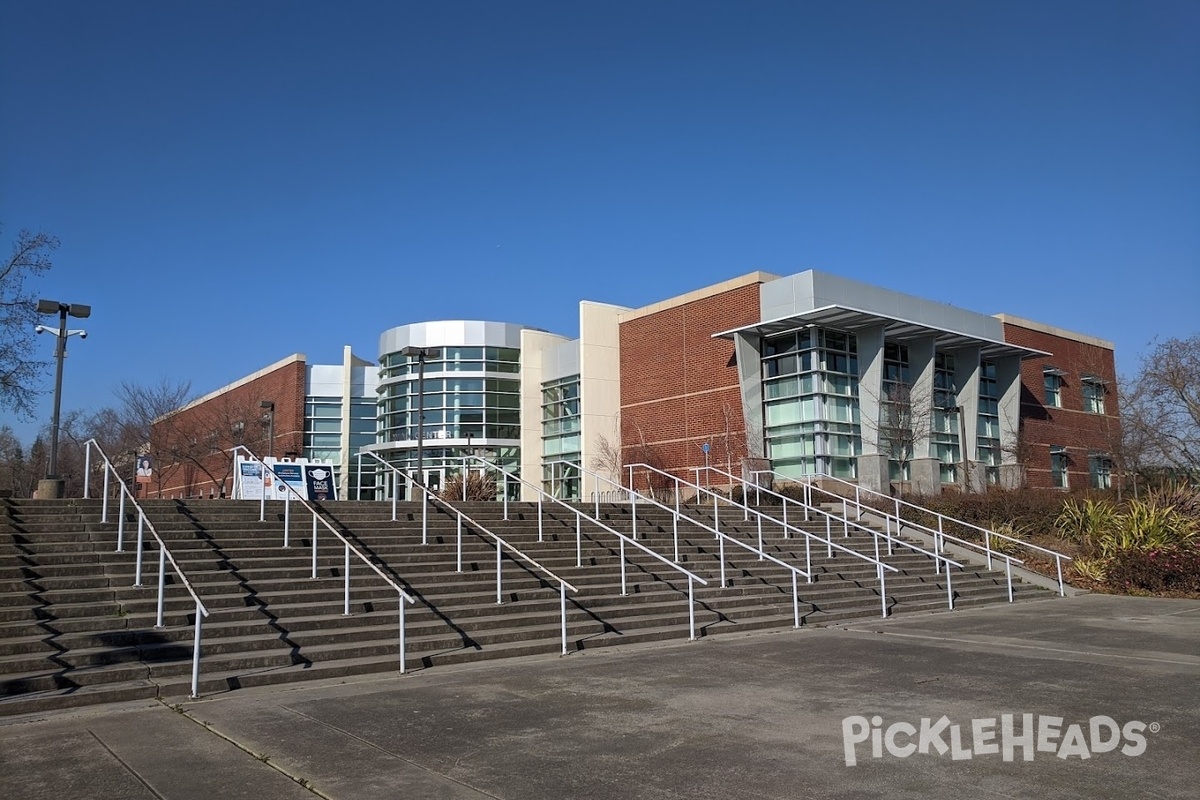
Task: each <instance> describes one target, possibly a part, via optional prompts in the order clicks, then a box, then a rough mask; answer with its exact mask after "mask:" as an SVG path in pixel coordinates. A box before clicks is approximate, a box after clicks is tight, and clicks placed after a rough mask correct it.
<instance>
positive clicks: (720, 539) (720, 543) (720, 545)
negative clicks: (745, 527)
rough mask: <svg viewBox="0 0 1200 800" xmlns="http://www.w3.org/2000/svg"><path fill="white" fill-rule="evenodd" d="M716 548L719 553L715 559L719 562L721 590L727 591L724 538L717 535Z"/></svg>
mask: <svg viewBox="0 0 1200 800" xmlns="http://www.w3.org/2000/svg"><path fill="white" fill-rule="evenodd" d="M717 547H718V548H719V553H720V555H718V556H717V557H718V558H719V559H720V561H721V588H722V589H728V588H729V584H728V583H726V581H725V537H724V536H722V535H721V534H719V533H718V534H717Z"/></svg>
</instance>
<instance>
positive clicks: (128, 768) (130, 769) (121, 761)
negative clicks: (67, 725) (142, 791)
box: [85, 728, 166, 800]
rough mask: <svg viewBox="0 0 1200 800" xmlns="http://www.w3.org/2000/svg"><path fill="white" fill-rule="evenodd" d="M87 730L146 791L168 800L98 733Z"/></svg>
mask: <svg viewBox="0 0 1200 800" xmlns="http://www.w3.org/2000/svg"><path fill="white" fill-rule="evenodd" d="M85 730H86V731H87V732H88V733H89V734H91V736H92V738H93V739H95V740H96V741H97V742H98V743H99V744H100V746H101V747H103V748H104V749H105V750H106V751H107V752H108V754H109V755H110V756H112V757H113V758H114V759H116V762H117V763H118V764H120V765H121V766H122V767H124V768H125V771H126V772H128V773H129V774H130V775H132V776H133V777H134V779H135V780H136V781H137V782H138V783H140V784H141V785H142V786H145V787H146V791H148V792H149V793H150V794H152V795H154V796H155V797H157V798H158V800H166V798H164V797H163V796H162V795H161V794H159V793H158V791H157V790H156V789H155V788H154V787H153V786H151V785H150V782H149V781H147V780H146V779H145V778H143V777H142V776H141V775H140V774H139V773H138V771H137V770H136V769H134V768H133V767H131V766H130V765H129V764H128V763H127V762H126V761H125V759H123V758H121V757H120V756H119V755H117V753H116V751H115V750H113V749H112V748H111V747H109V746H108V744H107V743H105V741H104V740H103V739H101V738H100V736H99V734H97V733H96V732H95V731H94V730H92V729H91V728H85Z"/></svg>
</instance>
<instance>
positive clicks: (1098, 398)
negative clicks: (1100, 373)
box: [1082, 378, 1104, 414]
mask: <svg viewBox="0 0 1200 800" xmlns="http://www.w3.org/2000/svg"><path fill="white" fill-rule="evenodd" d="M1082 389H1083V410H1084V411H1086V412H1088V413H1089V414H1103V413H1104V382H1103V381H1101V380H1100V379H1099V378H1084V379H1083V382H1082Z"/></svg>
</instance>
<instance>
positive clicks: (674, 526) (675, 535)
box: [671, 509, 679, 564]
mask: <svg viewBox="0 0 1200 800" xmlns="http://www.w3.org/2000/svg"><path fill="white" fill-rule="evenodd" d="M671 538H672V539H673V540H674V541H675V563H676V564H678V563H679V509H675V516H674V517H672V518H671Z"/></svg>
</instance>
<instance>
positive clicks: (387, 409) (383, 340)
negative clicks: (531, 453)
mask: <svg viewBox="0 0 1200 800" xmlns="http://www.w3.org/2000/svg"><path fill="white" fill-rule="evenodd" d="M524 329H526V326H524V325H515V324H512V323H507V322H483V321H474V320H444V321H438V322H418V323H413V324H411V325H402V326H400V327H398V328H392V329H390V330H388V331H385V332H384V333H383V335H382V336H381V337H380V341H379V384H378V389H377V391H378V396H379V400H378V428H377V431H376V443H375V444H374V445H373V446H372V447H371V448H370V449H371V450H372V451H374V452H375V453H376V454H378V455H379V456H380V457H381V458H383V459H384V460H386V461H387V462H389V463H391V464H394V465H395V466H397V467H399V468H400V469H402V470H404V471H406V472H409V473H412V472H415V471H416V469H417V450H418V448H417V442H418V436H420V437H421V442H422V445H423V447H422V448H421V450H422V453H421V462H422V468H423V469H424V471H425V476H424V477H425V484H426V485H427V486H429V487H430V488H432V489H435V490H436V489H440V488H441V486H442V485H443V484H444V482H445V479H446V476H447V475H449V474H453V473H456V472H458V471H459V470H460V469H461V467H462V461H461V459H462V457H463V456H464V455H468V454H474V455H481V456H483V457H485V458H487V459H488V460H489V461H492V462H494V463H497V464H499V465H501V466H503V467H504V468H505V469H507V470H509V471H511V472H513V473H519V472H520V463H521V378H520V372H521V363H520V362H521V349H520V347H521V331H522V330H524ZM417 352H423V354H424V375H423V377H422V370H421V369H420V364H419V356H418V355H417V354H416V353H417ZM422 394H423V395H424V398H423V402H422V400H421V398H420V395H422ZM422 406H423V408H422ZM422 413H423V419H421V420H419V419H418V416H419V414H422ZM365 467H366V465H365V464H364V468H365ZM510 491H513V492H518V491H519V487H510Z"/></svg>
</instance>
